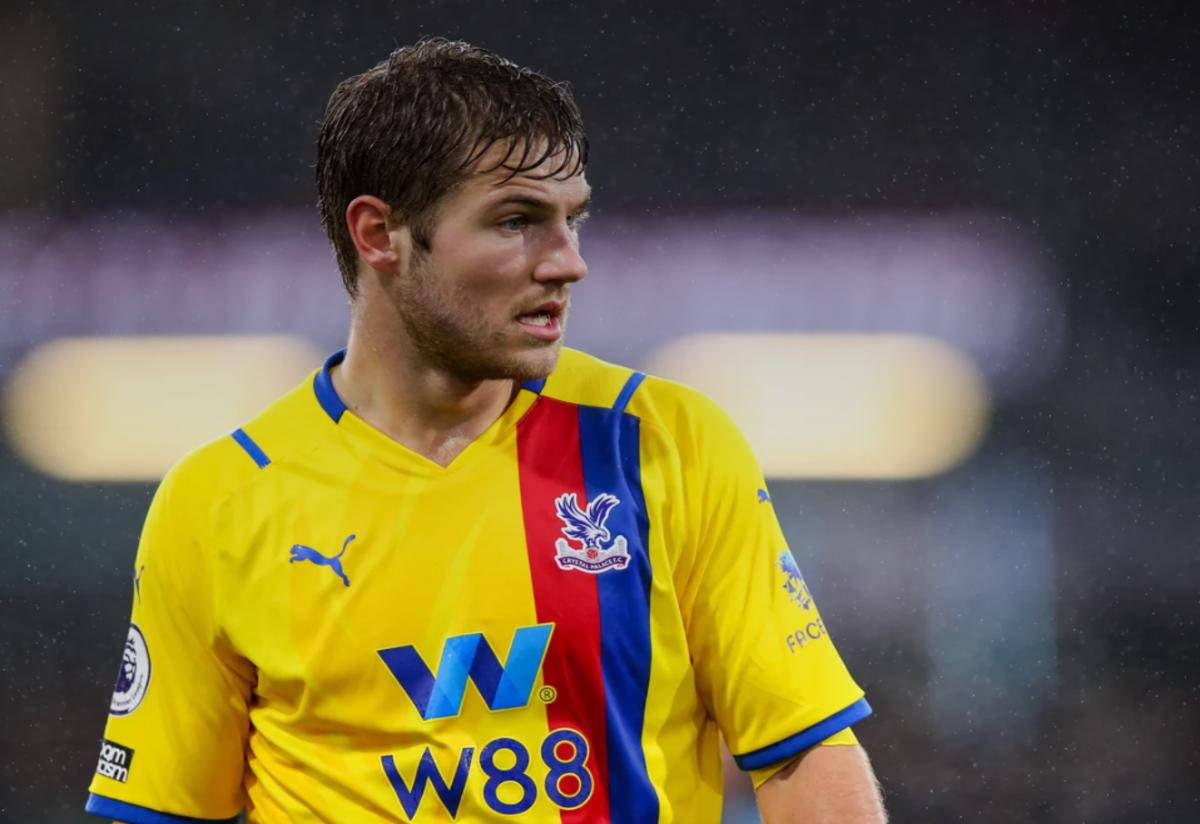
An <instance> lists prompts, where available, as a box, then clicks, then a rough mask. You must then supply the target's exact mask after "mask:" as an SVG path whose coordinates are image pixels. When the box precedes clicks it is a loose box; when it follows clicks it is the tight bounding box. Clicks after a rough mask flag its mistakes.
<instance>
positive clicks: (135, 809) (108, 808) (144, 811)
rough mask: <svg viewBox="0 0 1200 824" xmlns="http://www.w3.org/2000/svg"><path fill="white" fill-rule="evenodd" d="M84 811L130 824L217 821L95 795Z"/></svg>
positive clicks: (227, 823)
mask: <svg viewBox="0 0 1200 824" xmlns="http://www.w3.org/2000/svg"><path fill="white" fill-rule="evenodd" d="M83 809H84V811H86V812H89V813H93V814H94V815H99V816H103V817H105V818H111V819H115V820H117V821H127V822H129V824H212V823H213V822H215V821H217V819H215V818H189V817H188V816H186V815H172V814H171V813H160V812H159V811H158V810H152V809H150V808H149V807H139V806H138V805H137V804H129V803H126V802H124V801H117V800H116V799H115V798H108V797H107V796H103V795H96V794H95V793H90V794H89V795H88V800H87V805H86V806H84V808H83ZM237 820H238V817H237V816H236V815H235V816H234V817H233V818H222V819H220V821H221V822H223V824H231V822H236V821H237Z"/></svg>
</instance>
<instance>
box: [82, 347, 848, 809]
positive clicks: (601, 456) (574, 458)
mask: <svg viewBox="0 0 1200 824" xmlns="http://www.w3.org/2000/svg"><path fill="white" fill-rule="evenodd" d="M342 357H343V354H342V353H338V354H336V355H334V356H333V357H332V358H330V360H329V361H328V362H327V363H326V364H325V365H324V367H322V368H321V369H318V370H316V372H314V374H313V376H312V377H311V378H310V379H309V380H306V381H305V382H304V383H303V384H301V385H300V386H299V387H297V388H296V389H294V390H293V391H291V392H290V393H288V394H287V395H285V396H284V397H282V398H281V399H279V400H278V401H277V402H276V403H275V404H274V405H272V406H271V407H270V408H269V409H267V410H266V411H265V412H264V413H262V414H261V415H260V416H259V417H257V418H255V419H254V420H252V421H250V422H249V423H247V424H246V425H245V426H244V427H243V428H241V429H238V430H237V431H236V432H234V433H233V435H232V436H230V437H226V438H222V439H220V440H218V441H215V442H213V443H210V444H207V445H206V446H203V447H201V448H200V449H198V450H196V451H194V452H192V453H191V454H189V455H188V456H187V457H185V458H184V459H183V460H182V461H180V462H179V463H178V464H177V465H176V466H175V467H174V468H173V469H172V470H171V471H170V472H169V473H168V474H167V476H166V478H165V479H164V480H163V482H162V484H161V485H160V487H159V489H158V491H157V493H156V494H155V497H154V501H153V503H152V504H151V507H150V511H149V514H148V516H147V519H146V524H145V528H144V530H143V533H142V537H141V541H140V544H139V547H138V552H137V557H136V561H135V578H134V582H135V583H134V592H133V611H132V623H131V625H130V628H129V632H128V636H127V640H126V644H125V651H124V655H123V657H122V664H121V668H120V673H119V675H118V679H117V685H116V688H115V690H114V694H113V698H112V703H111V706H110V717H109V719H108V724H107V727H106V730H105V734H104V741H103V743H102V747H101V754H100V760H99V764H98V767H97V773H96V776H95V777H94V779H93V781H92V784H91V787H90V795H89V798H88V801H87V809H88V811H90V812H94V813H97V814H99V815H103V816H107V817H110V818H115V819H119V820H123V821H133V822H143V821H144V822H178V821H193V820H196V819H201V820H213V819H217V820H224V819H229V818H231V817H235V816H237V815H238V813H239V812H240V811H242V810H243V809H244V810H245V811H246V815H247V819H248V820H249V821H250V822H301V821H338V822H342V821H355V822H358V821H363V822H366V821H421V822H426V821H429V822H433V821H494V820H501V819H503V818H505V817H509V816H517V817H519V820H521V821H532V822H571V823H573V822H606V821H612V822H619V823H620V824H627V823H628V822H636V823H637V824H640V823H641V822H655V821H661V822H669V821H679V822H688V824H698V823H699V822H717V821H719V818H720V806H721V804H720V793H721V758H720V754H719V753H720V750H719V737H720V736H721V735H723V736H724V738H725V740H726V741H727V743H728V746H729V748H730V750H731V752H732V753H734V755H735V760H736V762H737V763H738V765H739V766H740V767H742V768H743V769H746V770H755V771H759V772H758V773H757V775H758V776H759V778H760V780H761V778H763V777H765V776H767V775H769V774H770V772H771V769H772V767H777V766H779V765H781V764H783V763H785V762H786V761H787V760H789V759H790V758H791V757H793V756H795V755H796V754H798V753H800V752H802V751H803V750H805V749H807V748H809V747H811V746H813V745H815V744H818V743H820V742H822V741H826V740H827V739H829V738H830V736H833V735H834V734H835V733H839V731H843V730H845V732H844V733H842V736H843V740H844V737H845V736H846V735H849V731H848V729H847V728H848V727H849V725H851V724H853V723H854V722H855V721H858V720H859V719H861V718H863V717H865V716H866V715H868V714H869V713H870V711H871V710H870V707H869V706H868V705H867V703H866V701H865V699H864V698H863V692H862V690H861V689H859V687H858V686H857V685H856V684H855V683H854V681H853V680H852V679H851V677H850V675H849V674H848V673H847V671H846V668H845V666H844V665H843V663H842V661H841V659H840V657H839V656H838V653H837V651H836V650H835V648H834V646H833V644H832V642H831V641H830V639H829V635H828V633H827V631H826V629H825V626H824V623H823V622H822V620H821V617H820V614H819V613H818V611H817V608H816V606H815V604H814V603H813V600H812V597H811V594H810V593H809V591H808V587H807V586H806V584H805V582H804V579H803V576H802V575H801V573H800V570H799V568H798V567H797V564H796V562H795V560H794V559H793V556H792V554H791V552H790V551H789V549H788V547H787V545H786V543H785V540H784V536H783V534H782V531H781V530H780V527H779V524H778V521H777V519H776V517H775V515H774V513H773V511H772V508H771V507H772V504H771V501H770V496H769V495H768V493H767V491H766V489H767V487H766V484H765V482H764V480H763V477H762V474H761V472H760V470H759V468H758V466H757V464H756V462H755V460H754V458H753V456H752V454H751V452H750V449H749V447H748V446H747V444H746V443H745V441H744V439H743V438H742V436H741V435H740V433H739V432H738V431H737V429H736V427H735V426H734V425H733V424H732V423H731V421H730V420H729V419H728V418H727V417H726V416H725V415H724V414H723V413H722V412H721V411H720V410H719V409H717V407H716V406H715V405H714V404H713V403H712V402H711V401H709V400H708V399H706V398H705V397H703V396H702V395H700V394H698V393H696V392H695V391H693V390H690V389H688V388H686V387H683V386H680V385H678V384H675V383H672V382H669V381H666V380H662V379H658V378H654V377H646V376H645V375H643V374H642V373H640V372H634V371H632V370H629V369H626V368H622V367H618V366H614V365H610V364H607V363H604V362H602V361H599V360H596V359H595V358H592V357H590V356H588V355H585V354H583V353H580V352H577V351H573V350H569V349H568V350H564V351H563V353H562V356H561V358H560V360H559V363H558V366H557V367H556V369H555V370H554V372H553V373H552V374H551V375H550V376H549V378H547V379H545V380H543V381H537V382H531V383H527V384H525V385H524V386H523V387H522V388H521V390H520V391H519V392H518V394H517V396H516V397H515V399H514V400H513V402H512V403H511V405H510V406H509V407H508V409H507V410H506V411H505V412H504V413H503V414H502V415H501V416H500V417H499V418H498V419H497V420H496V421H495V422H494V423H493V424H492V425H491V427H490V428H489V429H488V430H487V431H486V432H484V434H483V435H481V436H480V437H479V438H477V439H476V440H475V441H474V442H473V443H471V444H470V445H469V446H468V447H467V448H466V449H465V450H463V452H462V453H461V454H460V455H458V457H456V458H455V459H454V460H453V461H452V462H451V463H450V464H449V465H448V466H444V467H443V466H440V465H438V464H436V463H434V462H432V461H430V460H428V459H426V458H425V457H423V456H421V455H419V454H417V453H415V452H413V451H411V450H409V449H407V448H405V447H404V446H402V445H400V444H399V443H397V442H395V441H393V440H391V439H390V438H388V437H387V436H385V435H383V434H382V433H381V432H379V431H378V430H376V429H374V428H372V427H371V426H370V425H369V424H367V423H366V422H365V421H363V420H362V419H361V418H359V417H357V416H356V415H355V414H354V413H353V412H352V411H350V410H348V409H347V408H346V406H345V405H344V404H343V403H342V401H341V400H340V398H339V397H338V395H337V393H336V392H335V391H334V388H333V383H332V381H331V379H330V370H331V369H332V368H333V367H335V366H336V365H337V363H338V362H339V361H340V360H341V358H342ZM851 740H853V739H852V738H851Z"/></svg>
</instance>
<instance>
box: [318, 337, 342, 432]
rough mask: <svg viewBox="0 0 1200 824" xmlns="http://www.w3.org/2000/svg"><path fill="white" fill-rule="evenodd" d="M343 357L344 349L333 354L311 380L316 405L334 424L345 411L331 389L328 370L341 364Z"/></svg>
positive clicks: (334, 391) (331, 383) (331, 382)
mask: <svg viewBox="0 0 1200 824" xmlns="http://www.w3.org/2000/svg"><path fill="white" fill-rule="evenodd" d="M345 357H346V350H345V349H342V350H341V351H339V352H334V353H333V354H332V355H330V356H329V359H328V360H326V361H325V365H324V366H322V367H321V369H320V371H318V372H317V374H316V377H314V378H313V392H315V393H316V395H317V403H319V404H321V408H322V409H324V410H325V414H326V415H328V416H329V417H331V418H333V422H334V423H337V422H338V421H340V420H341V419H342V413H343V412H345V411H346V404H344V403H342V399H341V398H339V397H338V393H337V390H335V389H334V388H333V378H331V377H330V375H329V370H330V369H332V368H333V367H335V366H337V365H338V364H339V363H341V362H342V361H343V360H344V359H345Z"/></svg>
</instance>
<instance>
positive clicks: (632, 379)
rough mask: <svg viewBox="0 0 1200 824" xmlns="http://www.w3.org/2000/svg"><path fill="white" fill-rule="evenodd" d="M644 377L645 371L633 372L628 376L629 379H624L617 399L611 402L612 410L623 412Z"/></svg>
mask: <svg viewBox="0 0 1200 824" xmlns="http://www.w3.org/2000/svg"><path fill="white" fill-rule="evenodd" d="M645 379H646V373H645V372H634V373H633V374H632V375H630V376H629V380H627V381H625V385H624V386H622V387H621V394H619V395H617V401H616V403H614V404H613V411H615V412H624V411H625V407H626V406H628V405H629V401H630V399H631V398H633V393H634V392H636V391H637V388H638V387H639V386H641V385H642V381H644V380H645Z"/></svg>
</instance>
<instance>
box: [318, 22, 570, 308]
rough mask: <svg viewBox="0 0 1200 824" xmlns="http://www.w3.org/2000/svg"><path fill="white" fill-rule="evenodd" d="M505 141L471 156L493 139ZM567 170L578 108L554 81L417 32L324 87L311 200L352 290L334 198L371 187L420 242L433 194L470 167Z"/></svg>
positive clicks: (341, 216) (432, 211)
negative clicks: (502, 148)
mask: <svg viewBox="0 0 1200 824" xmlns="http://www.w3.org/2000/svg"><path fill="white" fill-rule="evenodd" d="M502 142H503V143H507V148H508V152H507V154H505V155H504V156H503V157H502V158H501V159H500V160H499V161H498V162H496V163H495V164H490V165H489V166H488V167H487V168H474V167H475V165H476V163H477V162H478V161H479V160H480V158H482V157H483V156H484V155H485V154H487V153H488V150H489V149H491V148H492V146H494V145H496V144H497V143H502ZM549 159H553V161H552V162H551V163H550V164H548V168H547V169H544V170H543V171H542V172H539V177H570V176H572V175H575V174H579V173H580V172H582V171H583V170H584V167H585V166H586V165H587V159H588V141H587V136H586V135H585V134H584V131H583V118H582V116H581V115H580V113H579V107H578V106H576V104H575V99H574V97H572V95H571V91H570V89H569V87H568V86H567V85H566V84H565V83H556V82H555V81H553V80H551V79H550V78H548V77H546V76H545V75H542V74H539V73H538V72H536V71H534V70H532V69H528V68H522V67H520V66H517V65H516V64H515V63H512V62H510V61H508V60H505V59H504V58H503V57H500V56H499V55H497V54H494V53H492V52H490V51H487V50H486V49H481V48H478V47H476V46H472V45H470V44H468V43H463V42H461V41H451V40H446V39H444V38H440V37H436V38H428V39H424V40H421V41H420V42H418V43H416V44H414V45H412V46H405V47H404V48H402V49H397V50H396V51H394V52H392V54H391V55H390V56H389V57H388V59H387V60H384V61H383V62H382V63H380V64H379V65H377V66H375V67H374V68H373V69H371V70H369V71H367V72H364V73H363V74H359V75H355V76H353V77H348V78H346V79H345V80H343V81H342V82H341V83H339V84H338V87H337V88H336V89H335V90H334V92H333V94H332V95H331V96H330V98H329V105H328V106H327V107H326V109H325V117H324V119H323V120H322V122H321V131H320V136H319V137H318V139H317V174H316V176H317V191H318V199H317V204H318V207H319V209H320V211H321V223H322V224H323V225H324V227H325V232H326V233H327V234H328V235H329V240H330V242H331V243H332V244H333V248H334V252H335V253H336V255H337V261H338V268H339V269H341V273H342V281H343V282H344V283H345V285H346V291H348V292H349V293H350V296H351V297H354V296H355V295H356V294H357V291H358V283H357V281H358V265H357V264H358V251H357V249H356V248H355V246H354V241H353V240H352V239H351V237H350V231H349V228H348V227H347V225H346V218H345V215H346V207H347V206H348V205H349V204H350V201H352V200H353V199H354V198H356V197H358V196H359V195H365V194H369V195H374V196H376V197H378V198H379V199H381V200H382V201H384V202H385V203H387V204H388V206H389V207H390V208H391V220H392V221H393V222H395V223H398V224H403V225H406V226H408V227H409V230H410V231H411V232H412V236H413V241H414V243H415V244H416V246H417V247H418V249H419V250H425V251H427V250H428V249H429V244H430V239H431V237H432V234H433V226H434V220H435V218H436V210H437V206H438V204H439V202H440V201H441V199H442V198H443V197H444V196H445V195H447V194H448V193H450V192H451V191H453V190H454V189H455V188H456V187H457V186H459V185H460V184H461V183H462V182H463V181H465V180H466V179H467V178H468V177H469V176H470V175H471V174H473V173H477V172H490V171H495V170H496V169H499V168H504V169H507V170H508V171H509V172H510V176H512V175H517V174H521V173H526V172H529V171H531V170H533V169H536V168H538V167H539V166H541V165H542V163H544V162H546V161H547V160H549Z"/></svg>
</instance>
